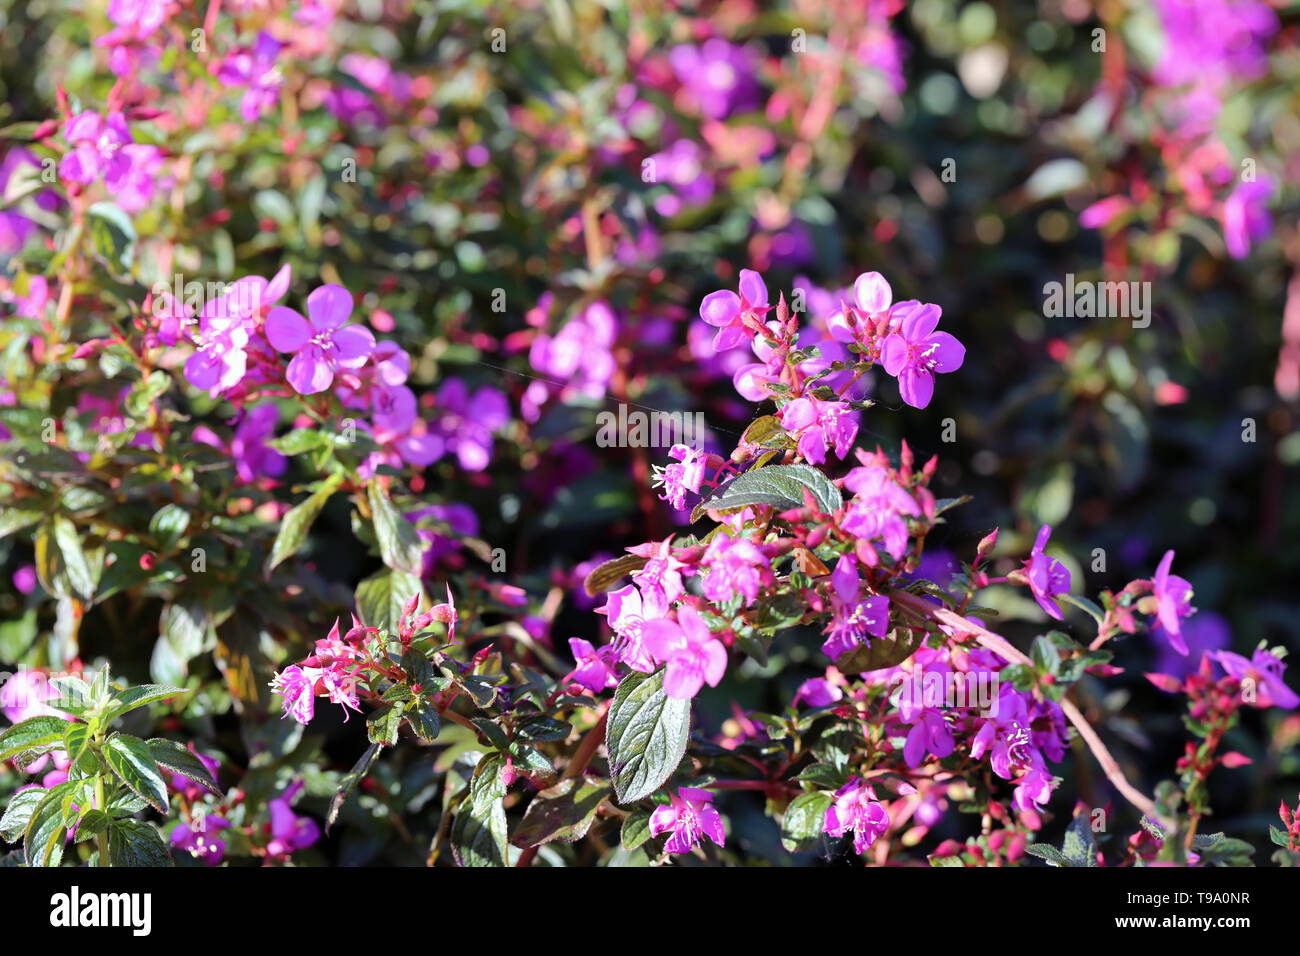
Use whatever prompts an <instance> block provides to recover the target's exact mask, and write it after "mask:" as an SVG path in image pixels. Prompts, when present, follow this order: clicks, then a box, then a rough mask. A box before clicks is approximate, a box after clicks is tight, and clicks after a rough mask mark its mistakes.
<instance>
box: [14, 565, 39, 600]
mask: <svg viewBox="0 0 1300 956" xmlns="http://www.w3.org/2000/svg"><path fill="white" fill-rule="evenodd" d="M36 583H37V577H36V565H34V564H23V565H19V567H18V570H16V571H15V572H14V588H15V590H17V591H18V593H19V594H31V593H32V592H33V591H35V590H36Z"/></svg>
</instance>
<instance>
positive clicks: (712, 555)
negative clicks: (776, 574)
mask: <svg viewBox="0 0 1300 956" xmlns="http://www.w3.org/2000/svg"><path fill="white" fill-rule="evenodd" d="M702 563H703V564H704V566H705V567H707V568H708V569H709V570H708V573H707V574H706V575H705V576H704V581H703V582H702V586H703V590H704V596H705V597H707V598H708V599H709V600H710V601H729V600H731V598H732V597H734V596H735V595H737V594H740V595H741V596H743V597H744V598H745V602H746V603H747V604H753V603H754V602H755V601H757V600H758V592H759V589H760V588H761V587H762V586H763V585H764V584H765V583H770V582H771V580H772V569H771V566H770V565H769V564H768V560H767V556H766V555H764V554H763V552H762V551H760V550H758V548H757V547H755V546H754V544H753V543H752V542H750V541H746V540H745V539H744V538H733V537H731V535H729V534H719V535H718V536H716V537H715V538H714V539H713V540H712V541H710V542H709V546H708V548H706V549H705V551H704V557H703V559H702Z"/></svg>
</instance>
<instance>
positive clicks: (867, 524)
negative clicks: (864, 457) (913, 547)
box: [840, 465, 921, 561]
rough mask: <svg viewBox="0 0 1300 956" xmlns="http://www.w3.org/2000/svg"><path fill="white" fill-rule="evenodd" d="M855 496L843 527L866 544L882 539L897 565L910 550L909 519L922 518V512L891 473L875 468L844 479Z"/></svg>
mask: <svg viewBox="0 0 1300 956" xmlns="http://www.w3.org/2000/svg"><path fill="white" fill-rule="evenodd" d="M844 487H845V488H847V489H848V490H849V491H852V492H853V495H854V497H853V500H852V501H850V502H849V504H848V506H847V507H846V509H845V514H844V517H843V519H842V520H841V522H840V527H842V528H843V529H844V530H845V531H848V532H849V533H850V534H853V535H856V536H857V537H859V538H862V539H865V540H867V541H875V540H877V539H879V538H883V539H884V542H885V550H886V551H888V552H889V553H890V554H891V555H892V556H893V558H894V560H895V561H897V560H899V559H900V558H902V556H903V554H904V552H905V551H906V550H907V537H908V533H907V522H906V520H905V516H906V515H919V514H920V513H921V508H920V506H919V505H917V503H916V501H915V500H914V499H913V498H912V496H911V495H910V494H908V493H907V491H906V490H904V489H903V488H901V487H899V485H898V483H897V482H896V481H894V479H893V478H892V477H890V474H889V472H888V471H886V470H885V469H884V468H881V467H879V466H876V465H870V466H864V467H859V468H854V469H853V470H852V471H850V472H849V473H848V475H847V477H845V479H844Z"/></svg>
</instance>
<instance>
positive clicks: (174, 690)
mask: <svg viewBox="0 0 1300 956" xmlns="http://www.w3.org/2000/svg"><path fill="white" fill-rule="evenodd" d="M188 693H189V691H187V690H186V689H185V688H184V687H168V686H167V685H166V684H138V685H136V686H135V687H128V688H126V689H125V690H119V691H116V692H115V693H114V694H113V697H112V700H110V701H109V704H108V708H107V710H106V712H105V720H106V721H107V720H108V719H110V718H116V717H121V716H122V715H123V714H125V713H128V712H130V711H133V710H136V709H137V708H140V707H146V706H148V705H149V704H154V703H157V702H158V701H160V700H167V699H168V698H169V697H177V696H179V695H181V694H188Z"/></svg>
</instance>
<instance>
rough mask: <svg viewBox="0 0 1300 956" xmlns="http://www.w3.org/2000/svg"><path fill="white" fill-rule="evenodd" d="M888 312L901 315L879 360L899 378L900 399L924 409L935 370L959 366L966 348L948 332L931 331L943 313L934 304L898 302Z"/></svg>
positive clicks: (945, 369) (928, 399)
mask: <svg viewBox="0 0 1300 956" xmlns="http://www.w3.org/2000/svg"><path fill="white" fill-rule="evenodd" d="M891 314H892V315H893V316H895V317H898V316H901V317H902V324H901V325H900V326H899V327H898V331H896V332H894V333H892V334H891V335H890V336H889V337H888V338H887V339H885V342H884V345H883V346H881V351H880V357H881V361H882V362H883V364H884V366H885V371H886V372H888V373H889V374H890V375H893V376H894V377H895V378H897V379H898V390H899V392H900V394H902V396H903V401H905V402H907V404H909V405H911V406H912V407H913V408H925V407H926V406H927V405H929V404H930V399H931V398H932V397H933V396H934V375H935V373H936V372H955V371H957V369H959V368H961V365H962V362H964V361H965V359H966V347H965V346H964V345H962V344H961V343H960V342H958V341H957V340H956V339H955V338H953V337H952V336H951V335H950V334H949V333H947V332H936V331H935V330H934V329H935V326H937V325H938V324H939V316H940V315H942V312H941V310H940V309H939V307H938V306H937V305H932V304H929V303H925V304H923V303H920V302H916V301H911V302H900V303H899V304H898V305H896V306H894V308H893V309H892V311H891Z"/></svg>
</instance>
